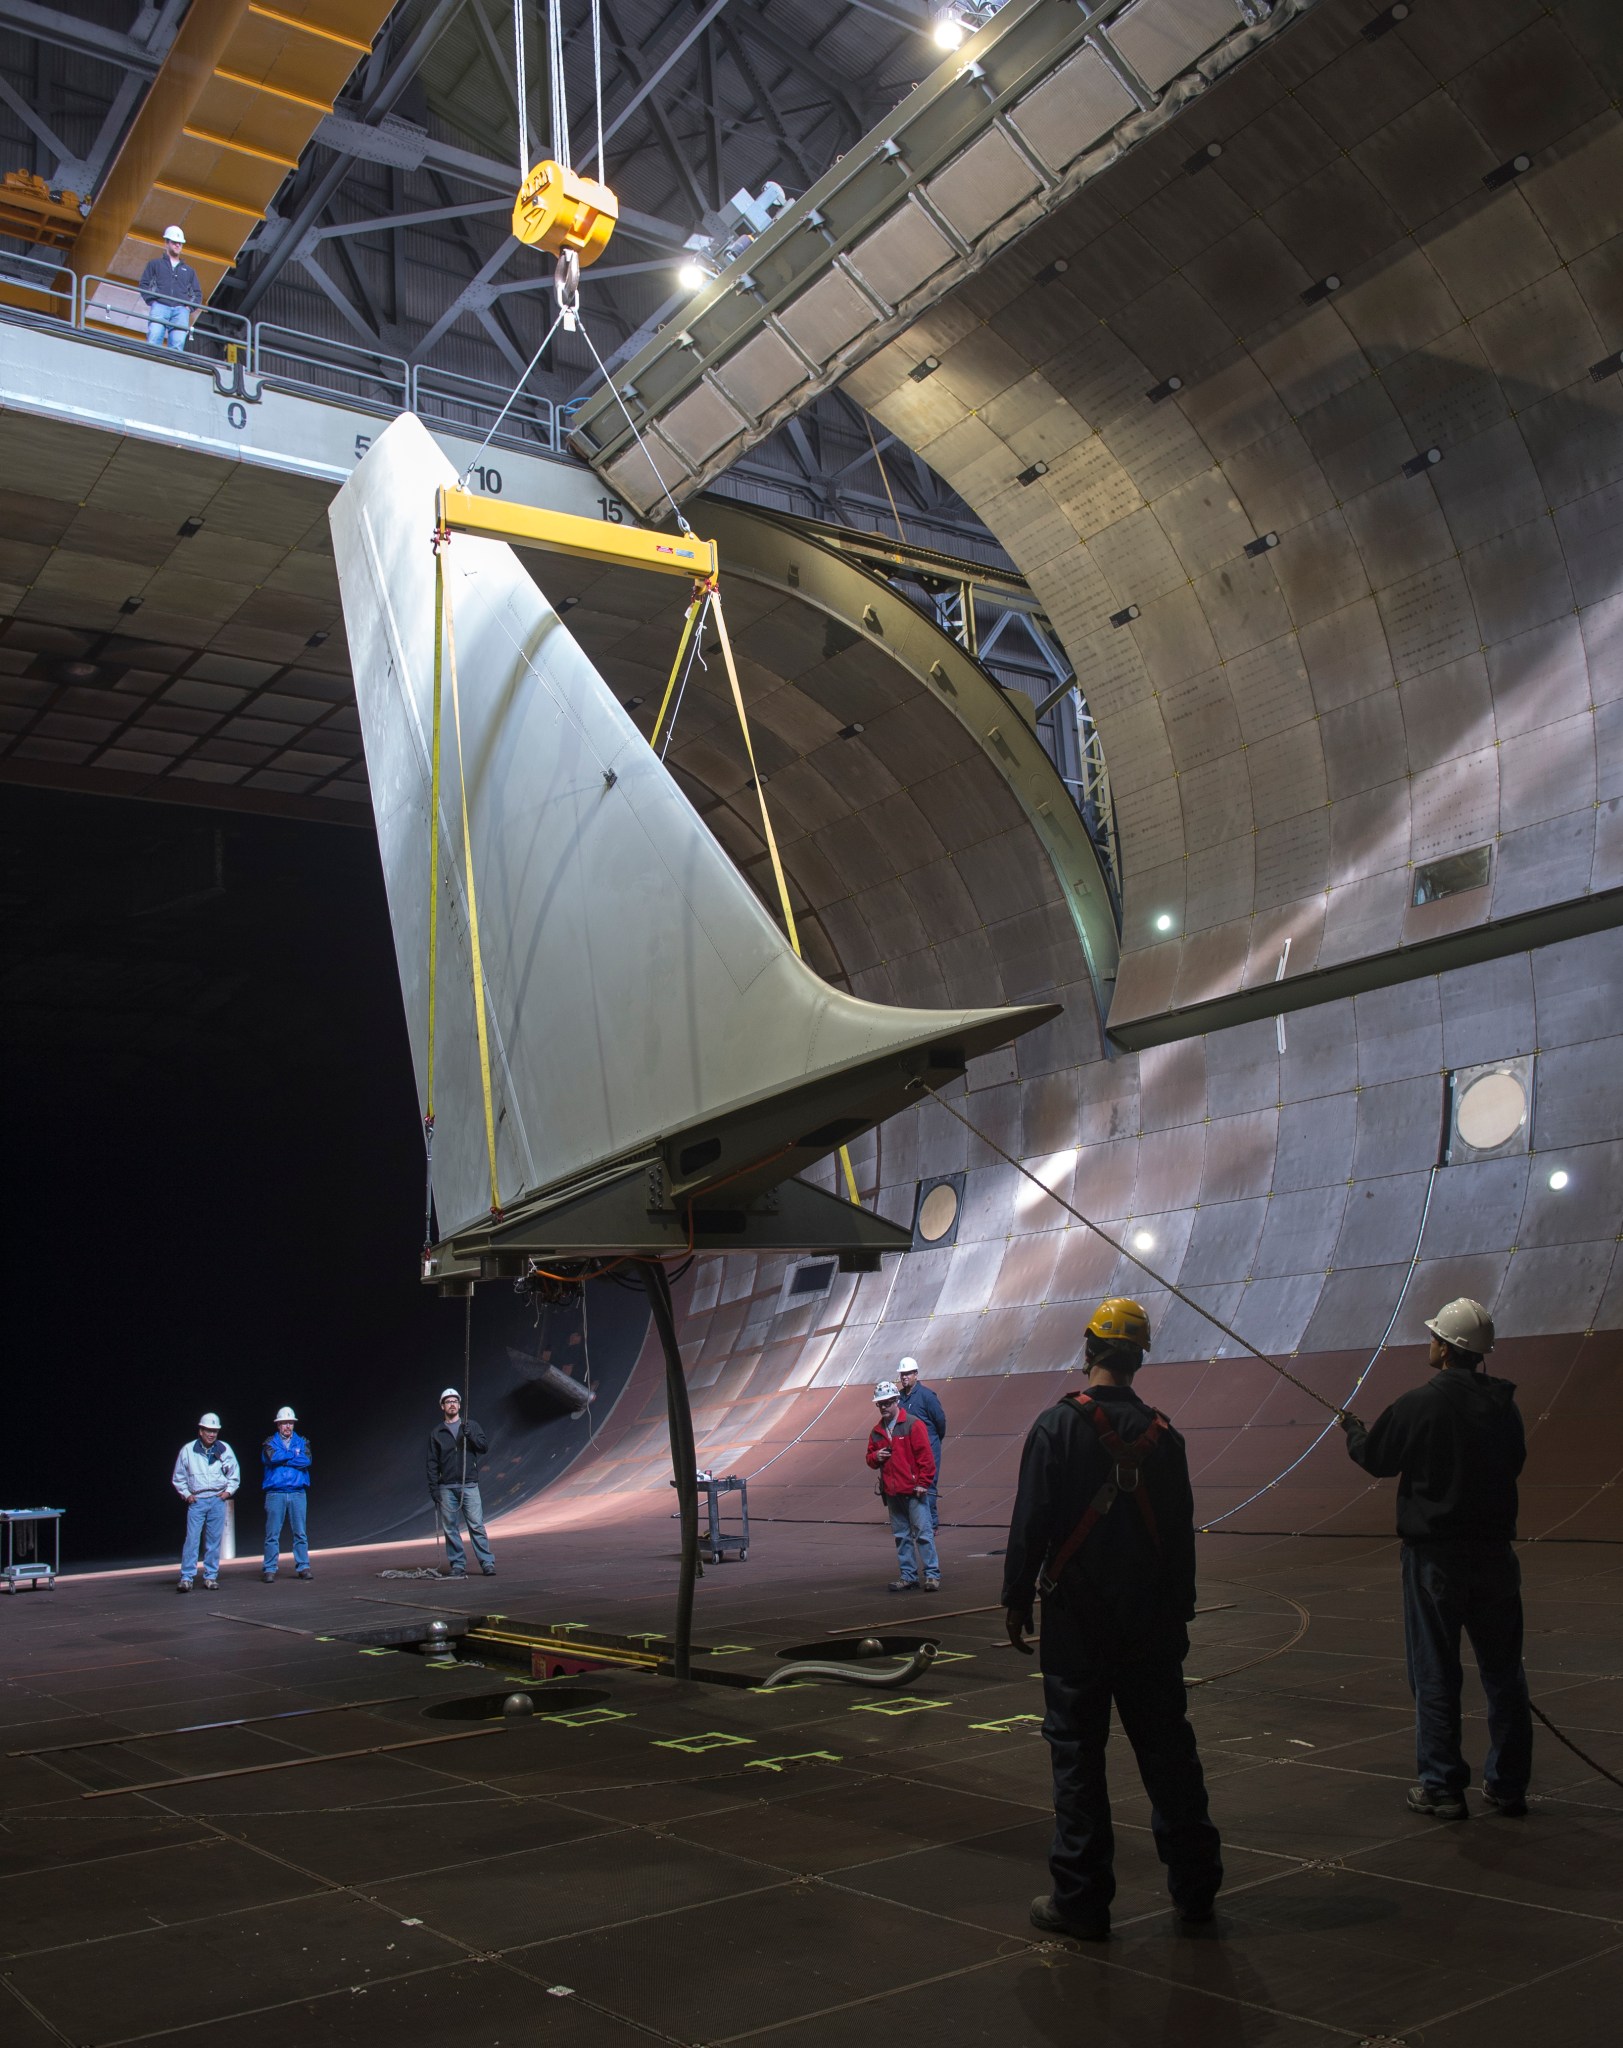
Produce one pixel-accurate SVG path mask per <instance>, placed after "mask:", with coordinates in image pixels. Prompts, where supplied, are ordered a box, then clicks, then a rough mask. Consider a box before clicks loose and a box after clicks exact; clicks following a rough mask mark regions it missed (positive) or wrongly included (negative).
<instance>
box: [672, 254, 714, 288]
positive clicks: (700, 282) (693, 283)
mask: <svg viewBox="0 0 1623 2048" xmlns="http://www.w3.org/2000/svg"><path fill="white" fill-rule="evenodd" d="M676 281H677V283H678V284H679V285H680V286H681V287H682V289H683V291H685V292H699V291H703V290H704V288H705V286H706V285H707V284H708V283H709V282H710V273H709V271H708V270H706V269H705V267H704V265H703V264H702V263H695V262H693V261H692V260H691V259H690V260H689V261H688V262H686V263H684V264H683V265H682V268H681V269H680V270H679V271H678V272H677V273H676Z"/></svg>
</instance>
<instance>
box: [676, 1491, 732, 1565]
mask: <svg viewBox="0 0 1623 2048" xmlns="http://www.w3.org/2000/svg"><path fill="white" fill-rule="evenodd" d="M694 1479H695V1483H696V1485H697V1487H698V1490H699V1492H700V1494H701V1495H702V1496H703V1498H704V1503H705V1511H706V1515H705V1522H704V1524H703V1525H701V1527H700V1530H699V1556H700V1557H701V1558H702V1559H703V1561H704V1562H705V1563H706V1564H720V1563H722V1562H723V1560H724V1559H725V1558H726V1557H727V1555H728V1554H729V1552H730V1553H731V1554H732V1555H733V1556H735V1557H736V1558H737V1559H738V1561H739V1563H740V1564H743V1563H744V1562H745V1561H746V1560H747V1558H748V1557H749V1554H750V1496H749V1483H748V1481H747V1480H744V1479H741V1478H740V1477H739V1476H738V1474H737V1473H736V1472H729V1473H728V1475H727V1477H726V1478H725V1479H718V1478H717V1477H716V1475H715V1474H714V1473H713V1472H698V1473H695V1475H694ZM671 1484H672V1486H674V1485H675V1484H676V1481H675V1480H674V1479H673V1480H672V1481H671ZM724 1493H736V1494H737V1495H738V1520H737V1521H736V1522H735V1523H733V1524H732V1525H731V1526H730V1527H729V1526H728V1525H727V1524H725V1523H723V1521H722V1519H721V1496H722V1495H723V1494H724Z"/></svg>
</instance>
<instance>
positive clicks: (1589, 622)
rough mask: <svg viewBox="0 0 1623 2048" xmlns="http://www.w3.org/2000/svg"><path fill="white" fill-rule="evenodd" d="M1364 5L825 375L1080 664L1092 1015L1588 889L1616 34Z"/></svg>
mask: <svg viewBox="0 0 1623 2048" xmlns="http://www.w3.org/2000/svg"><path fill="white" fill-rule="evenodd" d="M1370 21H1371V15H1370V10H1369V8H1368V7H1367V6H1364V5H1361V4H1347V0H1326V4H1324V5H1322V6H1320V7H1318V8H1315V9H1314V10H1313V11H1312V12H1311V14H1309V15H1307V16H1304V17H1303V19H1301V20H1300V21H1299V22H1297V23H1296V24H1294V25H1293V26H1292V27H1291V28H1290V29H1289V30H1288V32H1287V33H1286V34H1284V35H1283V36H1281V37H1280V38H1279V39H1278V40H1277V42H1275V43H1274V44H1271V45H1270V46H1269V47H1268V48H1267V49H1265V50H1262V51H1259V52H1258V53H1257V54H1256V55H1254V56H1253V57H1252V58H1251V59H1250V60H1248V61H1247V63H1245V64H1244V65H1243V66H1241V67H1240V68H1239V69H1237V70H1236V71H1234V72H1233V73H1231V74H1229V75H1228V76H1227V77H1225V78H1223V79H1222V80H1220V81H1219V82H1218V83H1217V84H1216V85H1215V86H1214V87H1213V88H1212V89H1211V91H1210V92H1208V93H1207V94H1206V96H1205V97H1204V98H1203V99H1202V100H1200V101H1198V102H1197V103H1195V104H1193V105H1191V106H1190V107H1188V108H1187V109H1186V110H1185V112H1184V115H1183V117H1182V119H1181V120H1180V122H1179V123H1178V125H1177V126H1176V128H1175V129H1172V130H1169V131H1167V132H1165V133H1162V134H1159V135H1156V136H1152V137H1150V138H1148V139H1147V140H1145V141H1144V142H1143V143H1141V144H1140V145H1139V146H1138V147H1137V148H1135V149H1134V150H1133V151H1131V152H1130V153H1129V154H1128V155H1126V156H1125V157H1124V158H1122V159H1121V160H1120V161H1119V162H1118V163H1117V164H1115V165H1114V166H1112V167H1111V168H1110V169H1109V170H1107V171H1105V172H1104V173H1102V174H1101V175H1100V176H1099V177H1098V178H1097V179H1095V180H1094V182H1093V183H1092V184H1091V185H1089V186H1088V187H1087V189H1086V190H1085V191H1084V192H1083V193H1082V194H1081V195H1079V196H1078V197H1077V198H1076V199H1075V200H1073V201H1072V202H1071V203H1070V204H1069V205H1067V206H1066V207H1064V208H1062V209H1061V210H1060V211H1059V212H1058V213H1057V214H1055V215H1054V216H1052V217H1051V218H1050V219H1049V221H1047V222H1046V223H1045V224H1044V225H1043V227H1042V229H1041V230H1040V231H1039V232H1038V233H1035V234H1033V235H1031V236H1028V237H1027V239H1026V240H1025V241H1024V242H1022V243H1020V244H1018V245H1017V246H1015V247H1014V248H1012V249H1010V250H1008V251H1006V252H1004V253H1003V254H1002V255H1001V256H999V257H998V258H997V259H995V260H994V262H993V263H992V264H991V265H990V266H989V267H988V268H987V269H986V271H984V272H983V273H982V274H981V275H980V276H978V277H977V278H975V279H974V280H972V281H971V282H969V283H967V284H965V285H962V286H960V287H958V288H957V289H956V290H955V291H954V292H953V293H952V294H951V296H950V297H948V298H947V299H945V300H943V301H942V302H941V303H940V304H939V305H937V306H936V307H934V308H932V309H931V310H930V311H929V312H928V313H926V314H925V315H924V316H923V317H922V318H921V319H920V320H919V321H917V322H916V324H915V325H914V326H913V328H912V329H911V330H909V332H908V333H906V334H905V335H903V336H902V337H901V338H899V339H898V340H896V341H894V342H892V343H891V344H890V346H889V347H888V348H887V349H886V350H885V351H884V352H883V353H882V354H880V355H879V356H877V357H875V358H874V359H873V360H872V361H871V362H869V363H867V364H865V365H864V366H863V367H862V368H861V369H859V370H857V371H856V372H854V373H853V374H852V375H851V376H850V377H849V378H848V379H847V380H846V387H845V388H846V389H847V390H848V391H849V392H850V393H851V395H852V396H853V397H855V398H857V399H858V400H860V401H861V402H862V403H863V404H864V405H866V406H867V407H868V408H869V409H870V410H871V411H872V412H874V413H875V415H876V416H877V417H878V418H880V419H881V420H883V421H884V423H885V424H886V426H888V427H889V428H890V429H891V430H892V431H893V432H894V433H896V434H897V435H899V436H900V437H901V438H902V439H903V440H905V441H907V442H908V443H909V444H910V445H911V446H912V447H914V448H915V449H917V450H918V452H919V453H920V454H921V455H922V456H923V457H924V458H925V460H926V461H928V462H929V463H930V464H931V465H932V466H933V467H934V468H935V469H936V470H938V471H939V472H940V473H941V474H942V475H943V476H944V477H945V478H946V479H947V480H948V481H949V482H950V483H951V484H952V485H953V486H954V488H955V489H957V490H958V491H959V492H960V493H961V494H962V495H963V496H964V497H965V498H966V499H968V500H969V501H970V502H971V503H972V504H973V505H974V506H975V508H976V510H977V511H978V512H979V513H980V515H981V516H982V517H983V518H984V519H985V520H986V522H987V524H988V525H989V526H990V527H991V529H992V530H993V532H994V533H996V535H997V536H998V538H999V540H1000V541H1001V542H1002V543H1003V544H1004V546H1005V547H1006V548H1007V549H1008V550H1009V552H1010V554H1011V555H1012V556H1013V557H1014V559H1015V560H1016V561H1017V562H1018V563H1019V564H1020V566H1021V568H1022V569H1023V570H1024V571H1025V573H1026V574H1027V575H1028V576H1029V577H1030V579H1031V581H1032V584H1033V586H1034V588H1035V589H1036V590H1037V591H1038V592H1039V594H1040V595H1041V596H1042V599H1043V601H1044V604H1045V606H1046V607H1047V609H1048V612H1049V615H1050V617H1051V618H1052V619H1053V620H1054V623H1055V625H1056V627H1057V628H1058V630H1059V632H1060V634H1061V636H1062V638H1063V639H1064V641H1065V644H1066V647H1067V649H1068V651H1069V653H1070V655H1071V658H1072V660H1073V661H1074V663H1075V665H1076V668H1077V672H1078V674H1079V675H1080V676H1081V678H1082V679H1083V684H1084V688H1085V690H1086V693H1087V698H1088V703H1089V707H1090V709H1091V710H1092V711H1093V712H1094V714H1095V716H1096V718H1097V720H1098V723H1099V727H1100V730H1101V733H1102V736H1103V741H1104V745H1105V750H1106V754H1107V757H1108V759H1109V762H1110V766H1111V775H1112V784H1113V787H1114V790H1115V792H1116V798H1117V807H1118V817H1119V822H1120V829H1121V834H1122V849H1123V870H1124V890H1125V899H1126V926H1125V931H1124V934H1123V947H1124V958H1123V963H1122V975H1121V980H1120V982H1119V984H1118V987H1117V991H1116V999H1115V1004H1114V1007H1113V1010H1112V1013H1111V1021H1112V1025H1113V1026H1117V1025H1124V1024H1126V1025H1130V1024H1131V1022H1132V1021H1133V1020H1134V1019H1135V1018H1140V1017H1144V1016H1148V1015H1153V1014H1157V1013H1161V1012H1164V1011H1167V1010H1171V1009H1182V1008H1184V1007H1186V1006H1187V1005H1189V1004H1192V1003H1198V1002H1201V1001H1206V1000H1210V999H1213V998H1215V997H1220V996H1224V995H1228V994H1231V993H1232V992H1234V991H1236V990H1239V989H1241V988H1244V987H1248V986H1252V985H1255V984H1257V983H1259V982H1264V981H1272V980H1273V979H1274V978H1275V976H1276V974H1277V973H1278V972H1279V971H1280V969H1281V962H1282V960H1283V963H1284V964H1283V972H1284V974H1285V976H1286V977H1287V978H1290V977H1294V976H1297V975H1301V974H1305V973H1309V972H1311V971H1312V970H1314V969H1315V968H1324V967H1329V966H1332V965H1334V964H1336V963H1339V962H1347V961H1352V960H1357V959H1360V958H1363V957H1365V956H1368V955H1373V954H1380V953H1386V952H1390V951H1392V950H1394V949H1397V948H1400V947H1403V946H1405V945H1412V944H1413V943H1415V942H1416V941H1417V940H1422V939H1427V938H1432V937H1436V936H1438V935H1440V934H1442V933H1445V932H1450V931H1455V930H1460V929H1462V928H1466V927H1471V926H1475V925H1480V924H1482V923H1485V922H1487V921H1489V920H1492V919H1498V918H1503V917H1505V916H1508V915H1513V914H1515V913H1518V912H1523V911H1527V910H1532V909H1537V908H1541V907H1543V906H1545V905H1548V904H1551V903H1556V902H1561V901H1565V900H1571V899H1579V898H1582V897H1584V896H1586V895H1588V894H1590V893H1592V892H1595V891H1600V890H1605V889H1610V888H1614V887H1617V886H1618V885H1619V884H1620V883H1623V802H1620V799H1623V779H1620V778H1623V766H1620V763H1623V752H1620V748H1623V722H1620V719H1619V716H1618V713H1619V710H1620V706H1623V623H1620V621H1623V523H1620V521H1619V515H1618V505H1619V502H1620V493H1623V375H1615V374H1614V375H1606V376H1600V377H1599V378H1598V379H1597V378H1592V376H1591V374H1590V373H1591V366H1595V365H1603V364H1604V363H1605V362H1606V361H1608V360H1609V358H1610V357H1611V355H1612V354H1613V353H1614V352H1615V351H1617V349H1618V347H1619V343H1620V341H1623V291H1620V289H1619V284H1618V278H1619V255H1618V251H1619V247H1620V243H1619V240H1618V234H1619V228H1620V226H1623V216H1620V215H1619V214H1618V210H1617V205H1616V201H1615V197H1614V196H1613V195H1615V193H1616V192H1617V190H1618V189H1620V184H1623V117H1620V115H1619V113H1618V111H1617V107H1616V105H1615V103H1614V102H1613V99H1612V96H1611V87H1610V85H1609V83H1608V78H1607V74H1606V65H1607V62H1608V60H1609V53H1610V61H1611V62H1612V63H1614V64H1623V56H1620V55H1619V52H1620V51H1623V20H1619V21H1614V22H1613V23H1612V25H1611V27H1610V29H1607V28H1605V27H1604V26H1603V25H1598V22H1597V17H1595V16H1594V14H1593V13H1592V12H1591V11H1585V10H1581V9H1576V8H1573V7H1564V8H1555V9H1551V10H1544V9H1539V8H1535V7H1532V6H1530V5H1527V6H1519V5H1503V6H1495V7H1490V8H1486V9H1484V8H1466V7H1462V6H1438V5H1431V6H1427V7H1425V8H1419V9H1416V10H1415V11H1414V13H1413V15H1412V16H1411V17H1410V18H1409V19H1408V20H1406V21H1405V22H1403V23H1402V24H1400V25H1398V26H1397V27H1394V28H1393V29H1391V31H1390V32H1389V33H1385V34H1381V35H1379V36H1378V37H1375V38H1373V39H1371V38H1370V37H1368V36H1367V35H1365V34H1364V33H1362V31H1364V30H1365V29H1367V28H1368V26H1369V24H1370ZM1597 42H1599V43H1601V44H1603V45H1604V46H1603V47H1596V44H1597ZM1192 149H1193V152H1194V153H1193V154H1191V150H1192ZM1209 150H1210V151H1212V152H1214V153H1208V151H1209ZM931 357H934V358H937V359H938V360H939V368H938V369H936V370H935V371H933V372H930V373H928V374H926V375H924V376H923V377H922V379H920V378H918V376H917V373H918V371H919V370H920V369H921V367H923V366H924V364H925V362H926V359H927V358H931ZM1034 466H1035V467H1037V468H1038V469H1039V473H1038V474H1036V475H1033V474H1032V471H1033V468H1034ZM1481 845H1491V846H1492V848H1493V864H1492V874H1491V879H1490V881H1489V882H1488V884H1487V885H1486V886H1483V887H1479V888H1475V889H1469V890H1466V891H1464V892H1463V893H1460V894H1456V895H1453V896H1449V897H1445V898H1444V899H1442V900H1439V901H1434V902H1428V903H1424V904H1421V905H1418V906H1417V905H1416V904H1415V903H1414V902H1413V900H1412V898H1413V895H1414V888H1413V883H1414V868H1415V866H1416V865H1418V864H1421V863H1424V862H1429V861H1432V860H1436V859H1438V858H1440V857H1442V856H1446V855H1449V854H1453V853H1457V852H1461V851H1463V850H1465V849H1467V848H1471V847H1476V846H1481ZM1287 941H1288V943H1289V952H1288V958H1286V957H1285V954H1286V945H1287Z"/></svg>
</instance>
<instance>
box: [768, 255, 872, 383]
mask: <svg viewBox="0 0 1623 2048" xmlns="http://www.w3.org/2000/svg"><path fill="white" fill-rule="evenodd" d="M878 318H879V313H878V309H877V308H876V307H875V306H874V304H873V302H872V301H871V300H870V299H869V298H867V297H866V296H865V295H864V294H863V293H862V292H861V291H859V290H858V289H857V287H856V285H855V284H853V283H852V281H851V279H850V278H848V277H847V276H846V275H845V274H844V272H843V271H838V270H831V271H829V272H827V274H826V275H824V276H823V277H821V278H819V279H818V281H817V283H816V284H814V285H812V286H810V287H809V289H807V290H806V291H803V292H802V293H801V295H800V297H799V298H798V299H796V300H795V302H794V303H793V305H791V306H789V307H788V308H786V310H785V311H784V313H783V314H782V315H781V317H780V320H779V325H780V326H781V327H782V328H783V331H784V333H785V334H787V335H788V337H789V339H790V340H791V341H792V342H793V343H794V345H795V347H796V348H798V349H800V350H801V351H802V353H803V354H805V355H807V356H809V357H810V358H811V360H812V361H813V362H814V363H822V362H827V360H828V359H829V357H830V356H837V355H838V354H839V353H840V351H841V349H843V348H848V347H849V346H850V344H851V343H852V342H853V341H855V339H856V338H857V336H858V335H859V334H861V333H862V332H863V330H864V329H865V328H868V327H871V326H872V325H873V324H874V322H875V321H876V320H877V319H878Z"/></svg>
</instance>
